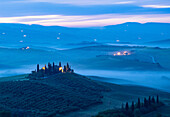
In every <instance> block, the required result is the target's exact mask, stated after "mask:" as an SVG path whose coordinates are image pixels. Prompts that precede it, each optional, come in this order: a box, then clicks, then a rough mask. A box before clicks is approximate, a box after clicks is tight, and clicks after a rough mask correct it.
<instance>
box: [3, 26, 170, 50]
mask: <svg viewBox="0 0 170 117" xmlns="http://www.w3.org/2000/svg"><path fill="white" fill-rule="evenodd" d="M168 38H170V24H167V23H146V24H140V23H124V24H119V25H113V26H105V27H98V28H66V27H59V26H40V25H24V24H0V45H1V46H2V45H3V46H13V47H23V46H31V45H32V46H43V47H49V46H51V47H64V46H65V47H67V44H69V43H81V42H83V41H88V42H93V41H97V42H99V43H106V42H110V43H117V41H119V42H132V43H143V42H149V41H160V40H164V39H168Z"/></svg>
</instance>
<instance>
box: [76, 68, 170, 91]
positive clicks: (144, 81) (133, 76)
mask: <svg viewBox="0 0 170 117" xmlns="http://www.w3.org/2000/svg"><path fill="white" fill-rule="evenodd" d="M76 73H79V74H82V75H87V76H99V77H105V78H102V79H99V78H98V79H97V80H100V81H104V82H110V83H116V84H128V85H142V86H147V87H152V88H156V89H160V90H164V91H168V92H170V85H169V84H170V72H168V71H167V72H162V71H108V70H107V71H106V70H76ZM115 79H116V80H115ZM117 79H120V80H117ZM95 80H96V79H95Z"/></svg>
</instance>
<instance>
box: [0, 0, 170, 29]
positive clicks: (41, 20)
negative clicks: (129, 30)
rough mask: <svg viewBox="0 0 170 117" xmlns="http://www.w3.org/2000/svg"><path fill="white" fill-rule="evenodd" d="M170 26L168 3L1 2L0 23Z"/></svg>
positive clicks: (129, 0) (161, 0)
mask: <svg viewBox="0 0 170 117" xmlns="http://www.w3.org/2000/svg"><path fill="white" fill-rule="evenodd" d="M125 22H140V23H146V22H163V23H170V1H169V0H142V1H138V0H83V1H81V0H0V23H24V24H40V25H47V26H49V25H58V26H66V27H92V26H94V27H97V26H106V25H115V24H121V23H125Z"/></svg>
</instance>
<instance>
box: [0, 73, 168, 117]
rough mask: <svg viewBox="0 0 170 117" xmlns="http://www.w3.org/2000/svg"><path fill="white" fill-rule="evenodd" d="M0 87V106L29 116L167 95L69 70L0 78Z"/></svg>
mask: <svg viewBox="0 0 170 117" xmlns="http://www.w3.org/2000/svg"><path fill="white" fill-rule="evenodd" d="M0 87H1V90H0V109H1V110H9V111H11V112H12V114H14V115H22V114H26V115H29V116H37V115H38V116H68V117H75V116H81V115H82V114H83V116H89V115H90V116H91V115H94V114H96V113H97V112H99V111H101V110H103V109H109V108H113V107H119V106H120V105H121V103H122V102H125V101H131V100H132V99H133V100H134V99H137V98H138V97H143V96H148V95H157V94H159V95H160V96H161V98H162V99H167V98H169V97H170V94H168V93H164V92H161V91H158V90H155V89H151V88H146V87H139V86H123V85H122V86H121V85H115V84H109V83H103V82H98V81H93V80H91V79H89V78H87V77H85V76H81V75H78V74H70V73H66V74H57V75H54V76H50V77H48V78H46V79H42V80H28V81H27V80H26V81H8V82H0ZM93 107H94V110H93V111H92V112H91V111H90V110H91V108H93ZM89 109H90V110H89ZM80 113H81V114H80Z"/></svg>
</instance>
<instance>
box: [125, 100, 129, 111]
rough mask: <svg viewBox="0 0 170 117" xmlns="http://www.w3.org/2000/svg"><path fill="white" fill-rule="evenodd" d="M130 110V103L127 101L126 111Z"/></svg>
mask: <svg viewBox="0 0 170 117" xmlns="http://www.w3.org/2000/svg"><path fill="white" fill-rule="evenodd" d="M128 110H129V104H128V102H126V111H128Z"/></svg>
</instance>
